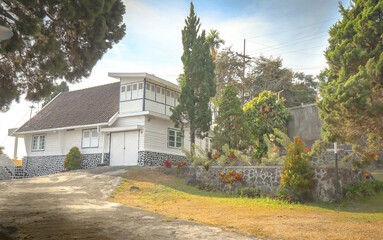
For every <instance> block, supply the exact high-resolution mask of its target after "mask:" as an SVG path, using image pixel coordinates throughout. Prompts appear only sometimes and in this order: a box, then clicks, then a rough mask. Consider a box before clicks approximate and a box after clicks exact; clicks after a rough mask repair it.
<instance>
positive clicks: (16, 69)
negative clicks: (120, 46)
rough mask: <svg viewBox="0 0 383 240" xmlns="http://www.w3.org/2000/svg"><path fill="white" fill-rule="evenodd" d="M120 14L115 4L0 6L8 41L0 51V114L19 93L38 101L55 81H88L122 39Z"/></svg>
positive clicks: (31, 0) (19, 2)
mask: <svg viewBox="0 0 383 240" xmlns="http://www.w3.org/2000/svg"><path fill="white" fill-rule="evenodd" d="M124 13H125V6H124V4H123V2H122V1H121V0H111V1H106V0H92V1H88V0H78V1H38V0H28V1H26V0H12V1H9V0H7V1H1V3H0V25H3V26H7V27H9V28H10V29H11V31H12V33H13V36H12V38H11V39H9V40H5V41H2V42H1V45H0V57H1V59H2V62H1V65H0V79H1V80H0V110H1V111H7V110H8V109H9V106H10V104H11V103H12V101H13V100H17V101H18V100H19V98H20V96H21V95H22V94H24V93H26V99H27V100H30V101H40V100H41V99H42V98H44V97H46V96H48V95H49V94H50V93H51V92H52V90H53V86H54V81H56V79H65V80H66V81H68V82H71V83H75V82H79V81H81V79H82V78H83V77H88V76H89V75H90V73H91V71H92V68H93V67H94V66H95V65H96V63H97V61H98V60H99V59H101V57H102V56H103V55H104V53H105V52H106V51H107V50H108V49H110V48H112V46H113V45H114V44H116V43H118V42H119V41H120V40H121V39H122V38H123V36H124V35H125V25H124V24H123V23H122V20H123V15H124Z"/></svg>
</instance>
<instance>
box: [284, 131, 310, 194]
mask: <svg viewBox="0 0 383 240" xmlns="http://www.w3.org/2000/svg"><path fill="white" fill-rule="evenodd" d="M307 151H308V149H305V143H304V142H302V140H301V139H299V137H295V138H294V143H292V144H291V146H290V148H289V150H288V155H287V156H286V158H285V163H284V167H283V168H282V170H283V175H281V186H282V187H283V188H285V189H288V190H290V191H292V192H294V193H295V194H296V195H298V196H299V197H300V198H302V200H304V199H307V198H309V196H310V192H311V189H312V188H313V186H314V181H313V180H312V173H311V171H310V168H309V165H308V163H307V158H306V157H305V156H306V154H305V153H307Z"/></svg>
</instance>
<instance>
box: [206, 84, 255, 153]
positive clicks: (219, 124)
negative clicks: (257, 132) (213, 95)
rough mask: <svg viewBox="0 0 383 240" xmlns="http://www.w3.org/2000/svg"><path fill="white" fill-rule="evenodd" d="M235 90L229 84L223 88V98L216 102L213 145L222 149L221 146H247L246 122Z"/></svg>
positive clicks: (237, 147)
mask: <svg viewBox="0 0 383 240" xmlns="http://www.w3.org/2000/svg"><path fill="white" fill-rule="evenodd" d="M237 94H238V92H237V90H236V89H235V87H234V86H233V85H231V84H229V85H227V87H226V88H225V91H224V94H223V98H222V99H221V100H220V102H219V103H218V116H217V118H216V119H215V123H216V126H215V127H214V133H215V136H214V137H213V139H212V140H213V146H214V148H215V149H217V150H219V151H222V146H223V145H225V144H227V145H228V146H229V148H235V149H239V150H244V149H246V148H247V147H248V142H249V140H248V138H249V137H248V130H247V122H246V118H245V115H244V112H243V110H242V104H241V101H240V100H239V98H238V97H237Z"/></svg>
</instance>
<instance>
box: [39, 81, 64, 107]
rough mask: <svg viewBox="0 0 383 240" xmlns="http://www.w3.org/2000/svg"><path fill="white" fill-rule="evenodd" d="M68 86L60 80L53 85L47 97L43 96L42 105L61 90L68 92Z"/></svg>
mask: <svg viewBox="0 0 383 240" xmlns="http://www.w3.org/2000/svg"><path fill="white" fill-rule="evenodd" d="M68 91H69V87H68V84H67V83H66V82H61V83H60V84H59V85H55V86H54V87H53V92H52V93H51V95H49V96H48V97H46V98H44V102H43V107H44V106H45V105H47V104H48V103H49V102H50V101H51V100H52V99H53V98H55V97H56V96H57V95H58V94H59V93H61V92H68Z"/></svg>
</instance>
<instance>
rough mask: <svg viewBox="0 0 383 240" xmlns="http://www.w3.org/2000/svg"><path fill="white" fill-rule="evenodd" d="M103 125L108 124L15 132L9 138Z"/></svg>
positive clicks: (106, 123) (100, 124)
mask: <svg viewBox="0 0 383 240" xmlns="http://www.w3.org/2000/svg"><path fill="white" fill-rule="evenodd" d="M105 125H108V122H105V123H95V124H88V125H77V126H68V127H62V128H48V129H40V130H32V131H24V132H17V131H16V132H15V133H13V134H12V135H11V136H17V135H24V134H33V133H44V132H52V131H60V130H68V129H76V128H89V127H97V126H105Z"/></svg>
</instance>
